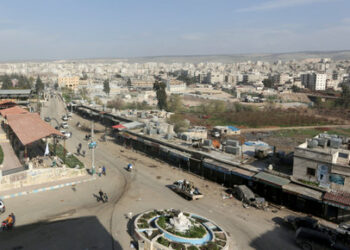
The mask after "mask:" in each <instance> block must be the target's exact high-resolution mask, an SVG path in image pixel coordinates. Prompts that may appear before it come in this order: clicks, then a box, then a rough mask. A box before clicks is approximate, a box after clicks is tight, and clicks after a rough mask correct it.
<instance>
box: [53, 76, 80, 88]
mask: <svg viewBox="0 0 350 250" xmlns="http://www.w3.org/2000/svg"><path fill="white" fill-rule="evenodd" d="M57 83H58V85H59V86H60V87H66V88H69V89H72V90H74V91H75V90H77V89H78V86H79V76H66V77H59V78H58V80H57Z"/></svg>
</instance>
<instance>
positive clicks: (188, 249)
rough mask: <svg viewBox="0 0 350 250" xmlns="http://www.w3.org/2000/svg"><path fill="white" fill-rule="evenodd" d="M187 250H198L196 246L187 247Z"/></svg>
mask: <svg viewBox="0 0 350 250" xmlns="http://www.w3.org/2000/svg"><path fill="white" fill-rule="evenodd" d="M187 250H198V247H196V246H189V247H187Z"/></svg>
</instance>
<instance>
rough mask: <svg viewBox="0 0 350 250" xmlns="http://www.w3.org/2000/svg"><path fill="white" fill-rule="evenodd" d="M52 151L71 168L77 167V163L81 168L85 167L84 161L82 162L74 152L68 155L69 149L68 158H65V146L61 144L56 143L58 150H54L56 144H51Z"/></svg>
mask: <svg viewBox="0 0 350 250" xmlns="http://www.w3.org/2000/svg"><path fill="white" fill-rule="evenodd" d="M49 147H50V151H51V152H53V153H54V154H55V155H57V156H58V157H59V158H61V160H62V161H63V163H64V164H66V165H67V166H68V167H70V168H75V167H76V166H77V165H78V166H79V168H84V163H82V162H81V161H80V160H79V159H78V158H77V157H75V156H74V155H73V154H71V155H67V153H68V151H67V150H66V159H65V160H64V148H63V146H62V145H61V144H58V143H57V145H56V152H54V145H53V144H50V145H49Z"/></svg>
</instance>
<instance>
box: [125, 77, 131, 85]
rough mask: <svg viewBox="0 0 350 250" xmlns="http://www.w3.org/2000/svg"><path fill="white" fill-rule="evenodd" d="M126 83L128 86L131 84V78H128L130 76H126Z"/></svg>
mask: <svg viewBox="0 0 350 250" xmlns="http://www.w3.org/2000/svg"><path fill="white" fill-rule="evenodd" d="M126 85H127V86H129V87H130V86H131V80H130V78H128V80H127V82H126Z"/></svg>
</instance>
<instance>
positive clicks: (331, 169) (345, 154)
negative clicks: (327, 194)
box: [293, 134, 350, 192]
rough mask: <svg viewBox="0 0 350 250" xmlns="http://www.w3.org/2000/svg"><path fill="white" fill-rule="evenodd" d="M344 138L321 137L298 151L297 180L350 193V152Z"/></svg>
mask: <svg viewBox="0 0 350 250" xmlns="http://www.w3.org/2000/svg"><path fill="white" fill-rule="evenodd" d="M343 141H344V138H339V137H337V136H335V135H328V134H320V135H318V136H316V137H314V138H313V139H311V140H308V141H306V142H305V143H303V144H301V145H299V146H297V147H296V148H295V150H294V163H293V177H294V178H295V179H297V180H301V181H304V182H307V183H310V184H314V185H318V186H320V187H324V188H330V189H332V190H340V191H348V192H350V165H349V163H350V150H348V149H347V145H345V144H343Z"/></svg>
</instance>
